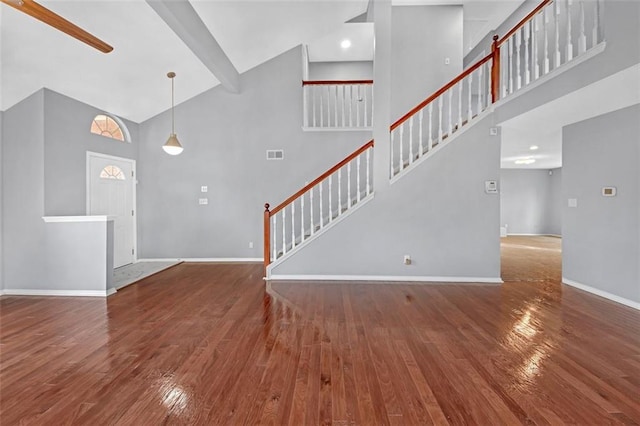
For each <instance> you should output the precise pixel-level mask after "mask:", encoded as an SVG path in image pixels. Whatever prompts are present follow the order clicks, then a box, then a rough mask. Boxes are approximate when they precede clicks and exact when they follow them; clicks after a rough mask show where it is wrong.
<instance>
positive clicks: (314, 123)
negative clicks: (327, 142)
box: [311, 86, 318, 127]
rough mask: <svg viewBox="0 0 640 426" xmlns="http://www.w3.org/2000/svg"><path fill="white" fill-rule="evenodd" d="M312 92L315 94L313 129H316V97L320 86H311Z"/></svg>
mask: <svg viewBox="0 0 640 426" xmlns="http://www.w3.org/2000/svg"><path fill="white" fill-rule="evenodd" d="M311 87H312V90H311V93H313V95H312V97H313V127H316V102H317V101H316V97H317V96H316V95H317V91H318V90H317V89H318V86H311Z"/></svg>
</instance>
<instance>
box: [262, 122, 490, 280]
mask: <svg viewBox="0 0 640 426" xmlns="http://www.w3.org/2000/svg"><path fill="white" fill-rule="evenodd" d="M491 126H492V117H491V115H488V116H487V117H485V119H483V120H482V121H480V122H478V123H477V124H476V125H475V126H474V127H472V128H470V129H469V130H468V131H467V132H466V133H464V134H461V136H459V137H458V138H457V139H455V140H454V141H453V142H452V143H451V144H450V145H447V146H444V147H443V148H442V150H441V151H440V152H438V153H437V154H435V155H434V156H433V157H432V158H430V159H428V160H427V163H426V164H422V165H419V166H417V167H416V169H414V170H413V171H411V172H409V173H408V174H407V175H405V176H404V177H402V178H401V179H399V180H398V181H396V182H395V183H394V184H393V185H392V186H391V188H389V190H387V191H383V192H376V194H375V197H374V199H373V200H372V201H371V202H369V203H368V204H366V205H364V206H363V207H362V208H361V209H360V210H358V211H356V212H354V213H353V214H352V215H350V216H348V217H346V218H345V220H343V221H342V222H339V223H338V224H336V225H335V228H334V229H331V230H330V231H329V232H327V233H325V234H322V235H321V236H319V237H318V238H317V239H316V240H313V241H311V242H310V243H309V245H308V246H306V247H305V249H304V250H301V251H299V252H297V253H295V254H293V255H292V256H291V257H290V258H288V259H287V260H285V261H284V262H283V263H281V264H280V265H277V266H276V267H274V268H273V271H272V273H273V274H276V275H287V274H292V275H355V276H372V275H382V276H398V277H399V276H403V277H407V276H409V277H411V276H413V277H469V278H494V279H499V277H500V241H499V240H500V233H499V220H500V200H499V196H498V195H497V194H492V195H490V194H485V192H484V182H485V181H486V180H497V179H498V178H499V175H500V138H499V136H489V127H491ZM405 254H408V255H411V257H412V259H413V264H411V265H408V266H406V265H403V263H402V260H403V256H404V255H405Z"/></svg>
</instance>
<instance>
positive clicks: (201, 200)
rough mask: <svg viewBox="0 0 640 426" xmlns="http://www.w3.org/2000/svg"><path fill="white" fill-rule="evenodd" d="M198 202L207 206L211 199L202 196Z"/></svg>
mask: <svg viewBox="0 0 640 426" xmlns="http://www.w3.org/2000/svg"><path fill="white" fill-rule="evenodd" d="M198 204H200V205H201V206H206V205H207V204H209V199H208V198H200V199H199V200H198Z"/></svg>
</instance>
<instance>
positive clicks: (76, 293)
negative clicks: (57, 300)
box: [3, 288, 116, 297]
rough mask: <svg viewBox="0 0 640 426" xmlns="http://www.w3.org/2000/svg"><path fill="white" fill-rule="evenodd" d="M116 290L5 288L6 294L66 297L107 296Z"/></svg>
mask: <svg viewBox="0 0 640 426" xmlns="http://www.w3.org/2000/svg"><path fill="white" fill-rule="evenodd" d="M115 292H116V290H115V289H114V288H110V289H107V290H42V289H38V290H36V289H28V288H25V289H22V288H5V289H4V293H3V294H4V295H5V296H45V297H51V296H64V297H107V296H111V295H112V294H114V293H115Z"/></svg>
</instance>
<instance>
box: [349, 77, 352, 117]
mask: <svg viewBox="0 0 640 426" xmlns="http://www.w3.org/2000/svg"><path fill="white" fill-rule="evenodd" d="M349 99H353V85H349ZM349 127H353V102H349Z"/></svg>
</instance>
